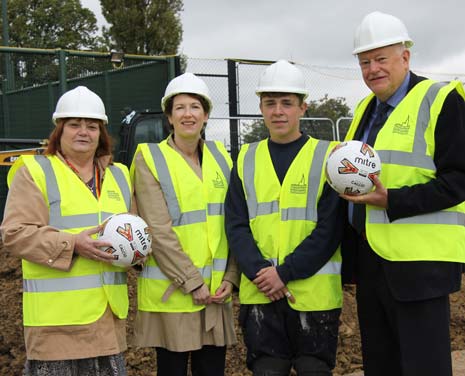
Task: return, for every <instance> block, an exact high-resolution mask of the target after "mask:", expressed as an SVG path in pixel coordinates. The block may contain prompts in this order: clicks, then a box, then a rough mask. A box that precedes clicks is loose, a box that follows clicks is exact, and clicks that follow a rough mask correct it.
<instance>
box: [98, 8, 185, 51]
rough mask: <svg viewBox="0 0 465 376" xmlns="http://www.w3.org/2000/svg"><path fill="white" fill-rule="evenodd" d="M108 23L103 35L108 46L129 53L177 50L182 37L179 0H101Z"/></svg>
mask: <svg viewBox="0 0 465 376" xmlns="http://www.w3.org/2000/svg"><path fill="white" fill-rule="evenodd" d="M100 4H101V6H102V14H103V16H104V17H105V19H106V20H107V22H108V23H109V24H110V26H109V27H108V28H107V27H103V36H104V39H105V40H106V41H107V43H108V47H109V48H110V49H117V50H121V51H124V52H125V53H131V54H148V55H172V54H176V53H177V50H178V46H179V44H180V43H181V39H182V25H181V20H180V12H181V11H182V9H183V2H182V0H100Z"/></svg>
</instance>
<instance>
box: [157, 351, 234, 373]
mask: <svg viewBox="0 0 465 376" xmlns="http://www.w3.org/2000/svg"><path fill="white" fill-rule="evenodd" d="M156 351H157V376H186V375H187V365H188V361H189V355H190V356H191V359H190V361H191V373H192V376H223V375H224V367H225V359H226V346H203V347H202V348H201V349H199V350H195V351H185V352H176V351H169V350H167V349H164V348H162V347H157V348H156Z"/></svg>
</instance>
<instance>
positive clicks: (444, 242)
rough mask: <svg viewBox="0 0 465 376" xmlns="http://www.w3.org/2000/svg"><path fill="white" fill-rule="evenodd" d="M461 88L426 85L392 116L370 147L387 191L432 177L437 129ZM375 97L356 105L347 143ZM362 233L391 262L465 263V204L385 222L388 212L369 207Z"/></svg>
mask: <svg viewBox="0 0 465 376" xmlns="http://www.w3.org/2000/svg"><path fill="white" fill-rule="evenodd" d="M454 89H455V90H457V91H458V93H459V94H460V95H461V96H462V97H464V98H465V93H464V90H463V87H462V84H461V83H460V82H458V81H453V82H451V83H449V84H446V83H440V82H434V81H431V80H425V81H421V82H420V83H418V84H417V85H416V86H414V87H413V88H412V90H410V92H409V93H408V94H407V96H405V98H404V99H403V100H402V101H401V102H400V103H399V104H398V105H397V107H396V108H395V109H394V110H393V111H392V113H391V115H390V116H389V118H388V120H387V121H386V123H385V124H384V126H383V127H382V129H381V130H380V132H379V133H378V136H377V138H376V142H375V144H374V148H375V150H376V151H377V152H378V154H379V156H380V158H381V163H382V167H381V175H380V180H381V182H382V183H383V185H384V186H385V187H386V188H388V189H389V188H401V187H404V186H413V185H415V184H424V183H427V182H429V181H430V180H431V179H434V178H435V177H436V165H435V163H434V152H435V129H436V123H437V119H438V116H439V113H440V112H441V109H442V106H443V104H444V100H445V99H446V97H447V95H448V94H449V93H450V92H451V91H452V90H454ZM372 99H373V95H370V96H368V97H367V98H365V99H364V100H362V101H361V102H360V104H359V105H358V107H357V109H356V112H355V117H354V120H353V121H352V124H351V126H350V128H349V131H348V133H347V136H346V139H352V138H353V137H354V134H355V132H356V129H357V127H358V125H359V124H360V121H361V118H362V116H363V114H364V112H365V111H366V109H367V107H368V104H369V103H370V101H371V100H372ZM366 213H367V216H366V234H367V239H368V242H369V244H370V246H371V248H372V249H373V250H374V251H375V252H376V253H377V254H378V255H380V256H381V257H382V258H384V259H387V260H391V261H422V260H423V261H452V262H465V227H464V224H465V203H463V202H462V203H461V204H459V205H456V206H454V207H451V208H448V209H445V210H441V211H438V212H433V213H428V214H422V215H416V216H412V217H407V218H401V219H397V220H395V221H393V222H390V221H389V218H388V216H387V213H386V210H384V209H381V208H379V207H375V206H370V205H367V207H366Z"/></svg>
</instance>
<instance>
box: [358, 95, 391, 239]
mask: <svg viewBox="0 0 465 376" xmlns="http://www.w3.org/2000/svg"><path fill="white" fill-rule="evenodd" d="M390 109H391V106H390V105H389V104H387V103H384V102H380V103H379V105H378V107H376V115H375V118H374V119H373V121H372V122H371V123H370V124H369V125H368V129H367V130H366V131H365V132H364V133H363V136H362V141H363V142H365V143H367V144H368V145H370V146H373V145H374V143H375V140H376V136H377V135H378V132H379V130H380V129H381V128H382V126H383V125H384V123H385V122H386V120H387V118H388V113H389V110H390ZM351 206H352V208H351ZM350 212H352V217H351V218H350V223H351V224H352V226H353V227H354V228H355V230H356V231H357V232H358V233H359V234H361V233H362V231H363V230H364V229H365V217H366V211H365V205H364V204H352V203H351V202H349V213H350Z"/></svg>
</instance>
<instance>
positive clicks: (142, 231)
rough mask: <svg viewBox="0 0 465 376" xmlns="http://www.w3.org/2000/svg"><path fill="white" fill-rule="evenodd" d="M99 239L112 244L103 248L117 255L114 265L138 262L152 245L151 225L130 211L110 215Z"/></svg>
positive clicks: (129, 264)
mask: <svg viewBox="0 0 465 376" xmlns="http://www.w3.org/2000/svg"><path fill="white" fill-rule="evenodd" d="M99 239H100V240H105V241H108V242H109V243H111V244H112V246H111V247H105V248H102V250H103V251H105V252H107V253H110V254H112V255H114V256H116V259H115V260H114V261H113V262H112V263H113V265H116V266H123V267H127V266H131V265H134V264H136V263H137V262H138V261H139V260H140V259H142V258H144V257H145V256H147V255H148V253H149V252H150V249H151V246H152V236H151V235H150V231H149V226H148V225H147V223H146V222H145V221H144V220H143V219H142V218H141V217H139V216H137V215H135V214H130V213H121V214H114V215H112V216H111V217H109V218H108V219H107V220H106V221H105V222H104V223H103V229H102V230H101V231H100V233H99Z"/></svg>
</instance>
